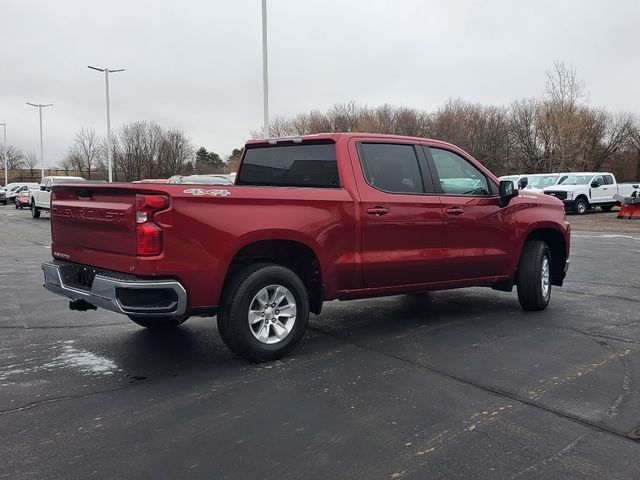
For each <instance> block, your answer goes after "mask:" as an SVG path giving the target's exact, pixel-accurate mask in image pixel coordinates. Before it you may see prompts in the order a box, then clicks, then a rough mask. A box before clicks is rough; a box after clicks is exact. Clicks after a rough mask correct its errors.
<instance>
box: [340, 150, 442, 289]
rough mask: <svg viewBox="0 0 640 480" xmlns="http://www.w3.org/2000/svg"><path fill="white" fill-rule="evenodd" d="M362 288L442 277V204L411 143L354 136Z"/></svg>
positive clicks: (352, 154)
mask: <svg viewBox="0 0 640 480" xmlns="http://www.w3.org/2000/svg"><path fill="white" fill-rule="evenodd" d="M349 151H350V154H351V156H352V158H354V159H355V162H356V163H359V164H360V167H361V168H356V169H355V170H356V182H357V186H358V191H359V195H360V199H361V202H360V216H361V219H362V223H361V225H362V227H361V228H362V237H361V253H362V272H363V277H364V284H365V286H366V287H367V288H379V287H394V286H399V285H410V284H420V283H427V282H432V281H438V280H439V279H440V278H441V276H442V225H443V220H442V208H441V206H440V200H439V198H438V196H437V195H435V194H434V190H433V183H432V180H431V177H430V175H429V173H428V171H427V168H428V167H427V164H426V159H425V158H424V154H423V152H422V151H421V148H420V146H419V145H416V144H414V143H412V142H410V141H397V142H389V141H385V142H379V141H361V140H358V139H353V140H351V142H350V146H349Z"/></svg>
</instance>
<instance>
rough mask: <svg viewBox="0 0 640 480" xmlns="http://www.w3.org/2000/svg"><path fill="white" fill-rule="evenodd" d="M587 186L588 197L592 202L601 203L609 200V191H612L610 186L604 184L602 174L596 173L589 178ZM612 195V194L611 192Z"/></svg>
mask: <svg viewBox="0 0 640 480" xmlns="http://www.w3.org/2000/svg"><path fill="white" fill-rule="evenodd" d="M588 187H589V199H590V201H591V202H593V203H602V202H607V201H609V198H608V197H609V192H610V191H613V187H612V186H607V185H606V184H605V180H604V177H603V176H602V175H596V176H594V177H593V178H592V179H591V183H590V185H588ZM611 195H613V194H611Z"/></svg>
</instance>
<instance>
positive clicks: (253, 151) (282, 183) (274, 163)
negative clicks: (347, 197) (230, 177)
mask: <svg viewBox="0 0 640 480" xmlns="http://www.w3.org/2000/svg"><path fill="white" fill-rule="evenodd" d="M236 185H256V186H260V185H266V186H277V187H315V188H340V177H339V175H338V164H337V161H336V146H335V144H334V143H312V144H308V143H305V144H287V145H262V144H258V145H255V146H251V147H248V148H247V150H246V152H245V154H244V159H243V161H242V165H241V167H240V171H239V172H238V175H237V178H236Z"/></svg>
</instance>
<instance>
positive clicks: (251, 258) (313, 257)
mask: <svg viewBox="0 0 640 480" xmlns="http://www.w3.org/2000/svg"><path fill="white" fill-rule="evenodd" d="M259 262H268V263H274V264H277V265H282V266H283V267H286V268H289V269H290V270H292V271H293V272H295V273H296V275H298V276H299V277H300V279H301V280H302V283H304V285H305V287H306V288H307V291H308V292H309V309H310V311H311V312H313V313H315V314H319V313H320V311H321V309H322V302H323V300H324V287H323V285H324V283H323V273H324V270H323V268H322V264H321V261H320V257H319V255H318V254H317V251H316V249H315V248H314V247H312V246H311V245H309V244H308V243H307V242H305V241H303V240H301V239H299V238H291V237H290V236H279V237H276V238H273V237H271V238H252V239H250V240H248V241H245V242H243V243H242V244H241V246H238V247H237V249H236V251H235V252H234V254H233V255H232V256H231V260H230V262H229V264H228V266H227V269H226V271H225V276H224V285H223V288H222V290H223V291H224V288H225V287H226V285H227V283H228V282H229V280H230V279H231V278H232V277H233V275H234V274H235V273H236V272H237V271H239V270H241V269H242V268H244V267H246V266H247V265H251V264H253V263H259Z"/></svg>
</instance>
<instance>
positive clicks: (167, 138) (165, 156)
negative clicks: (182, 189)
mask: <svg viewBox="0 0 640 480" xmlns="http://www.w3.org/2000/svg"><path fill="white" fill-rule="evenodd" d="M194 150H195V149H194V147H193V144H192V143H191V141H190V140H189V138H188V137H187V136H186V134H185V133H184V132H183V131H181V130H178V129H176V128H172V129H169V130H167V131H166V132H163V134H162V140H161V144H160V149H159V162H158V169H157V172H158V175H160V176H162V177H167V178H168V177H170V176H172V175H178V174H184V173H185V171H186V169H187V168H188V166H189V165H190V162H192V161H193V159H194Z"/></svg>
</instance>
